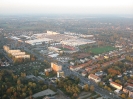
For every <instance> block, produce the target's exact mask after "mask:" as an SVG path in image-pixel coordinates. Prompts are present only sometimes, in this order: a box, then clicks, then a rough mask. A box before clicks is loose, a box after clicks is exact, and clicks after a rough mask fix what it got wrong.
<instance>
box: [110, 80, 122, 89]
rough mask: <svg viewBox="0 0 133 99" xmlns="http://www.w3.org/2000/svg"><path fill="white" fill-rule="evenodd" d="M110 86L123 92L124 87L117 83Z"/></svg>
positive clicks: (111, 83)
mask: <svg viewBox="0 0 133 99" xmlns="http://www.w3.org/2000/svg"><path fill="white" fill-rule="evenodd" d="M110 85H111V86H112V87H114V88H116V89H119V90H121V89H122V85H120V84H118V83H116V82H110Z"/></svg>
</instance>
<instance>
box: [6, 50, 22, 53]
mask: <svg viewBox="0 0 133 99" xmlns="http://www.w3.org/2000/svg"><path fill="white" fill-rule="evenodd" d="M19 52H21V51H20V50H8V51H7V53H9V54H12V53H19Z"/></svg>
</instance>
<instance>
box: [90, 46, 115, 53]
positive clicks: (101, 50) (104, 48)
mask: <svg viewBox="0 0 133 99" xmlns="http://www.w3.org/2000/svg"><path fill="white" fill-rule="evenodd" d="M115 49H116V48H114V47H112V46H102V47H97V48H91V49H90V51H91V52H92V53H94V54H101V53H105V52H109V51H112V50H115Z"/></svg>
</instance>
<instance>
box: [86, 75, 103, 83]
mask: <svg viewBox="0 0 133 99" xmlns="http://www.w3.org/2000/svg"><path fill="white" fill-rule="evenodd" d="M88 78H89V79H92V80H94V81H95V82H96V83H98V82H100V81H101V78H100V77H98V76H96V75H94V74H90V75H89V76H88Z"/></svg>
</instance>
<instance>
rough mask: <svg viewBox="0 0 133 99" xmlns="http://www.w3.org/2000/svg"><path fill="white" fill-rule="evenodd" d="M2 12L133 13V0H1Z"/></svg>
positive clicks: (0, 11) (0, 7) (0, 9)
mask: <svg viewBox="0 0 133 99" xmlns="http://www.w3.org/2000/svg"><path fill="white" fill-rule="evenodd" d="M0 14H133V0H0Z"/></svg>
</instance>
